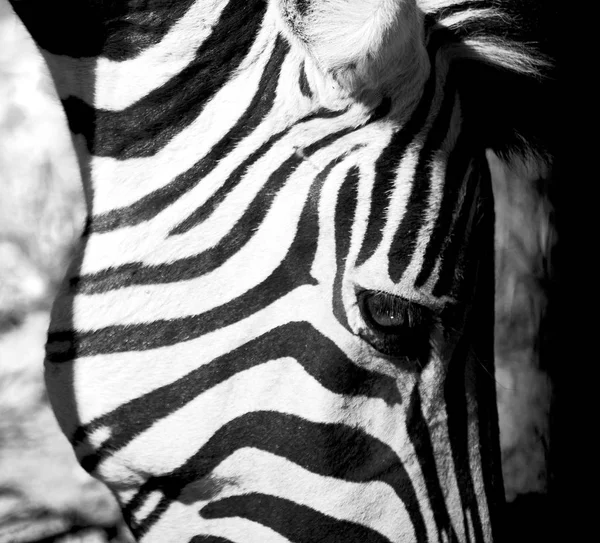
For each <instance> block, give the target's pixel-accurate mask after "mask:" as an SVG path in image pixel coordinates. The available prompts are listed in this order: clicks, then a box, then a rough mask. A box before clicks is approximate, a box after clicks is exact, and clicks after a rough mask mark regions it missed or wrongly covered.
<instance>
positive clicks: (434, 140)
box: [388, 79, 456, 283]
mask: <svg viewBox="0 0 600 543" xmlns="http://www.w3.org/2000/svg"><path fill="white" fill-rule="evenodd" d="M441 92H442V93H443V94H444V97H443V101H442V104H441V106H440V109H439V111H438V112H437V114H436V117H435V120H434V121H433V124H432V125H431V127H430V129H429V131H428V133H427V139H426V140H425V142H424V144H423V147H422V148H421V151H420V152H419V159H418V162H417V167H416V170H415V175H414V177H413V179H412V188H411V192H410V197H409V200H408V202H407V204H406V210H405V213H404V215H403V217H402V221H401V223H400V225H399V226H398V229H397V230H396V232H395V233H394V237H393V239H392V243H391V244H390V250H389V254H388V272H389V275H390V279H391V280H392V281H393V282H394V283H397V282H399V281H400V279H401V278H402V275H403V273H404V271H405V270H406V268H407V267H408V265H409V264H410V261H411V260H412V258H413V256H414V252H415V248H416V245H417V239H418V236H419V232H420V231H421V228H422V227H423V224H424V222H425V219H426V211H427V206H428V204H429V196H430V193H431V172H432V170H433V160H432V159H433V157H434V155H435V153H436V151H437V150H438V149H439V148H440V147H441V146H442V144H443V142H444V139H445V138H446V135H447V134H448V131H449V130H450V123H451V122H452V113H453V111H454V105H455V103H456V93H455V88H454V85H453V84H452V81H451V80H450V79H447V80H446V81H445V83H444V85H443V88H442V89H441ZM442 190H443V189H442Z"/></svg>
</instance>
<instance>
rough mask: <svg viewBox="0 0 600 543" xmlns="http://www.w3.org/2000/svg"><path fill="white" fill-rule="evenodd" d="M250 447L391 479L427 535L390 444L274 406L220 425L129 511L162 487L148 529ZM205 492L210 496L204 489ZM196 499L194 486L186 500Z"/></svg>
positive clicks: (350, 473) (309, 466) (317, 467)
mask: <svg viewBox="0 0 600 543" xmlns="http://www.w3.org/2000/svg"><path fill="white" fill-rule="evenodd" d="M245 447H250V448H256V449H260V450H263V451H266V452H270V453H272V454H276V455H277V456H281V457H283V458H286V459H288V460H290V461H291V462H293V463H295V464H297V465H299V466H300V467H302V468H303V469H305V470H307V471H310V472H312V473H316V474H318V475H323V476H326V477H335V478H337V479H342V480H344V481H350V482H369V481H380V482H383V483H386V484H387V485H389V486H390V487H391V488H392V489H393V490H394V492H395V493H396V495H397V496H398V498H399V499H400V500H401V501H402V502H403V503H404V505H405V508H406V511H407V513H408V515H409V517H410V520H411V522H412V525H413V528H414V530H415V533H416V537H417V539H416V541H419V542H421V541H427V531H426V529H425V523H424V520H423V516H422V513H421V509H420V504H419V502H418V500H417V496H416V493H415V490H414V487H413V484H412V481H411V480H410V476H409V475H408V473H407V472H406V470H405V468H404V465H403V464H402V462H401V461H400V459H399V458H398V456H397V455H396V453H395V452H394V451H393V450H392V449H391V448H390V447H389V446H388V445H387V444H385V443H384V442H382V441H380V440H378V439H377V438H375V437H373V436H371V435H369V434H367V433H366V432H364V431H363V430H361V429H360V428H352V427H349V426H346V425H344V424H329V423H316V422H311V421H308V420H304V419H302V418H300V417H297V416H295V415H290V414H285V413H277V412H274V411H256V412H251V413H247V414H245V415H242V416H240V417H238V418H237V419H234V420H232V421H231V422H229V423H227V424H225V425H224V426H222V427H221V428H219V430H217V432H215V434H214V435H213V436H212V437H211V438H210V439H209V441H208V442H207V443H206V444H205V445H204V446H203V447H202V448H201V449H199V450H198V452H196V453H195V454H194V455H193V456H192V457H191V458H190V459H189V460H187V461H186V462H185V463H184V464H183V465H182V466H180V467H179V468H177V469H176V470H175V471H173V472H172V473H171V474H169V475H165V476H162V477H155V478H153V479H150V480H149V481H148V482H147V483H145V484H144V485H143V486H142V487H141V488H140V490H139V491H138V493H137V494H136V496H135V497H134V498H133V499H132V500H131V501H130V502H129V503H128V504H127V507H126V509H127V511H128V513H129V514H131V512H134V511H135V510H136V509H137V508H139V507H140V506H142V505H143V504H144V502H145V501H146V498H147V496H148V495H149V494H150V493H151V492H153V491H154V490H156V489H159V490H161V491H162V492H163V493H164V494H165V500H163V502H162V503H161V504H159V506H158V507H157V510H156V511H155V513H154V514H153V515H150V516H149V517H148V522H147V523H146V522H142V526H141V529H142V531H147V530H148V529H149V527H150V526H148V524H151V523H153V522H155V521H156V520H157V519H158V518H159V517H160V513H161V512H162V511H164V510H166V508H167V507H168V505H169V502H172V501H174V500H177V499H179V498H180V496H181V494H182V493H183V491H184V490H185V487H186V486H187V485H189V484H190V483H194V482H200V481H202V480H203V479H204V478H206V477H209V476H210V474H211V472H212V471H213V470H214V469H215V468H216V467H217V466H218V465H219V464H220V463H222V462H223V461H224V460H225V459H226V458H228V457H229V456H231V455H232V454H233V453H234V452H235V451H237V450H239V449H242V448H245ZM209 486H211V487H212V486H215V485H214V484H212V485H209ZM217 486H218V485H217ZM202 494H203V497H204V499H206V493H205V492H204V490H202ZM190 499H191V497H190V496H189V492H188V493H186V500H190ZM217 503H219V502H217ZM207 507H210V506H207ZM203 516H205V515H203ZM283 516H284V518H283V519H282V520H284V521H285V522H292V519H291V518H286V517H287V514H283ZM206 518H208V517H206ZM247 518H248V517H247ZM305 528H306V527H305Z"/></svg>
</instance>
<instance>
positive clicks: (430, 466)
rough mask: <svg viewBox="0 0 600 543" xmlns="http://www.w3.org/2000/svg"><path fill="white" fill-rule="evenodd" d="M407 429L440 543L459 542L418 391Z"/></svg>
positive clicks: (412, 402)
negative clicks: (419, 467) (451, 519)
mask: <svg viewBox="0 0 600 543" xmlns="http://www.w3.org/2000/svg"><path fill="white" fill-rule="evenodd" d="M406 429H407V432H408V436H409V439H410V441H411V443H412V444H413V447H414V448H415V454H416V457H417V460H418V461H419V465H420V466H421V471H422V473H423V479H424V480H425V486H426V488H427V495H428V497H429V504H430V509H431V511H432V512H433V518H434V520H435V525H436V527H437V530H438V541H439V543H444V542H446V541H448V542H455V541H458V536H457V535H456V532H455V530H454V528H453V526H452V523H451V521H450V515H449V514H448V508H447V507H446V501H445V500H444V492H443V490H442V487H441V484H440V478H439V475H438V471H437V466H436V462H435V453H434V450H433V444H432V442H431V433H430V431H429V427H428V426H427V422H426V421H425V418H424V417H423V412H422V411H421V395H420V394H419V390H418V389H417V388H415V389H414V391H413V392H412V394H411V397H410V405H409V408H408V417H407V420H406Z"/></svg>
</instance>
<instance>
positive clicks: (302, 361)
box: [14, 0, 541, 542]
mask: <svg viewBox="0 0 600 543" xmlns="http://www.w3.org/2000/svg"><path fill="white" fill-rule="evenodd" d="M26 4H27V2H15V3H14V6H15V10H16V11H17V12H18V13H19V14H20V15H21V17H22V18H23V20H24V22H25V23H26V24H27V25H28V26H29V28H30V30H31V31H32V33H33V34H34V36H35V37H36V39H37V40H38V42H39V44H40V45H41V47H42V48H43V49H44V52H45V55H46V58H47V60H48V63H49V65H50V68H51V70H52V73H53V75H54V77H55V81H56V83H57V89H58V92H59V95H60V97H61V99H62V104H63V106H64V108H65V111H66V114H67V118H68V120H69V123H70V128H71V130H72V132H73V137H74V141H75V145H76V147H77V149H78V152H79V157H80V162H81V164H82V173H83V176H84V183H85V184H86V189H87V197H88V206H89V211H90V214H89V220H88V225H87V228H86V231H85V232H84V235H83V238H82V242H81V246H80V252H79V257H78V258H77V259H76V261H75V263H74V265H73V266H72V268H71V270H70V272H69V273H68V276H67V279H66V280H65V284H64V287H63V289H62V291H61V293H60V294H59V296H58V298H57V301H56V303H55V306H54V310H53V319H52V324H51V330H50V333H49V338H48V346H47V361H46V379H47V385H48V389H49V393H50V397H51V400H52V404H53V407H54V410H55V413H56V414H57V417H58V419H59V421H60V423H61V425H62V428H63V430H64V431H65V433H66V434H67V436H68V437H69V438H70V439H71V441H72V443H73V446H74V448H75V451H76V453H77V455H78V458H79V459H80V461H81V462H82V464H83V466H84V467H85V468H86V469H87V470H89V471H90V472H92V473H93V474H94V475H96V476H97V477H99V478H101V479H102V480H104V481H106V482H107V483H108V484H109V486H110V487H111V488H112V489H113V490H114V492H115V493H116V494H117V495H118V497H119V500H120V503H121V505H122V508H123V511H124V514H125V517H126V519H127V521H128V522H129V524H130V525H131V527H132V529H133V531H134V533H135V534H136V536H137V537H138V538H139V539H140V540H142V541H160V542H162V541H194V542H200V541H252V542H271V541H273V542H279V541H301V542H303V541H321V540H323V541H330V540H331V541H344V542H346V541H348V542H349V541H356V542H363V541H369V542H371V541H374V542H375V541H398V542H408V541H418V542H425V541H440V542H442V541H491V540H492V539H493V538H494V537H496V536H497V531H498V529H499V528H498V516H499V512H500V508H501V505H502V481H501V478H500V466H499V460H500V458H499V446H498V426H497V414H496V406H495V388H494V385H495V383H494V379H493V362H492V359H493V341H492V336H493V324H494V314H493V302H494V300H493V282H494V274H493V248H494V246H493V201H492V197H491V186H490V176H489V169H488V164H487V161H488V158H490V157H491V156H492V155H491V154H490V152H488V151H486V149H488V148H493V149H494V150H495V151H497V152H498V153H500V154H501V156H503V157H504V158H505V159H508V158H510V157H513V156H521V157H525V156H529V155H528V154H527V153H528V152H529V151H530V146H529V144H527V143H524V142H526V141H528V140H527V138H526V136H527V134H525V135H524V133H522V132H521V133H519V135H518V136H516V135H515V130H513V129H514V127H513V126H512V125H511V122H512V119H513V118H514V114H510V115H509V113H510V108H506V107H503V106H502V104H504V102H505V101H506V100H508V98H506V96H505V95H504V94H503V93H504V91H505V90H506V89H507V85H508V83H507V81H508V82H509V83H510V85H516V84H520V82H522V81H527V82H528V83H529V81H530V80H531V79H534V80H537V78H538V75H539V70H538V68H539V67H540V66H541V62H540V61H538V60H537V59H536V57H535V56H533V55H531V54H529V53H528V52H527V51H526V50H525V49H524V48H523V47H522V46H521V45H520V42H518V41H517V38H516V37H515V38H514V39H512V38H510V32H509V30H510V28H511V24H512V22H511V21H512V20H511V19H510V18H509V14H507V13H506V12H505V11H499V8H498V7H497V6H496V3H495V2H489V3H488V2H475V3H473V2H464V1H463V2H461V1H458V0H457V1H450V0H438V1H437V2H436V1H434V0H427V1H422V2H417V3H415V2H411V1H405V2H403V1H392V0H381V1H379V2H374V1H369V2H358V1H354V0H347V1H342V0H324V1H321V2H317V1H305V2H300V1H298V0H277V1H275V0H273V1H271V2H262V1H259V0H252V1H247V2H246V1H245V2H241V1H235V0H230V1H227V0H214V1H211V2H206V1H203V0H197V1H193V0H181V1H179V2H171V1H160V0H156V1H155V2H148V3H141V4H140V5H138V3H136V2H132V3H127V4H124V5H122V6H117V7H115V6H113V5H112V4H111V5H108V4H107V5H104V7H102V6H98V5H97V3H94V2H89V3H88V2H82V3H81V6H80V7H78V8H77V10H76V11H75V15H77V16H78V17H79V18H78V19H77V21H78V24H77V27H76V29H75V30H72V28H71V26H72V24H73V23H71V22H69V21H72V18H70V16H69V13H68V12H69V9H70V8H69V9H67V8H66V7H64V8H63V7H56V6H54V7H53V8H52V9H49V8H41V7H39V8H36V9H33V8H32V9H29V8H26V7H24V6H25V5H26ZM27 5H28V4H27ZM63 9H64V10H66V11H61V10H63ZM42 15H43V17H42ZM71 15H72V14H71ZM42 18H43V19H44V24H43V25H42V24H41V19H42ZM46 19H47V20H48V22H47V21H46ZM50 23H52V24H50ZM49 28H52V32H51V31H50V30H48V29H49ZM69 36H72V38H71V39H69ZM507 36H508V37H507ZM531 74H534V77H533V78H532V77H531ZM511 88H512V87H511ZM497 89H501V90H497ZM493 92H496V93H497V94H496V95H495V96H496V97H497V98H498V100H496V101H493V102H492V105H491V104H490V99H491V98H490V97H491V96H493ZM482 96H483V98H482ZM500 98H501V99H500ZM505 114H506V115H505ZM486 153H487V154H486ZM530 154H531V153H530Z"/></svg>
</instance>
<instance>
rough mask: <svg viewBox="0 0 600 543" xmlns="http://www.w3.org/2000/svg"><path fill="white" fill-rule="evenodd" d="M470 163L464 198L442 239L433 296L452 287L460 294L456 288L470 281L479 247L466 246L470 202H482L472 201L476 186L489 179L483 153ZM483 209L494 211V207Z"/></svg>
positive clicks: (447, 292)
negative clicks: (439, 263) (442, 243)
mask: <svg viewBox="0 0 600 543" xmlns="http://www.w3.org/2000/svg"><path fill="white" fill-rule="evenodd" d="M471 167H472V171H471V173H470V174H469V176H468V177H467V180H466V188H465V194H464V198H463V199H462V201H461V202H460V204H459V205H460V209H459V211H458V213H457V216H456V218H455V219H454V222H453V224H452V229H451V230H450V232H448V234H447V236H446V239H445V241H444V246H443V249H442V254H441V257H440V261H441V265H440V271H439V276H438V280H437V281H436V283H435V286H434V287H433V290H432V294H433V295H434V296H438V297H439V296H443V295H446V294H449V293H451V291H452V290H456V293H455V294H456V295H459V294H458V290H461V289H463V288H467V286H468V285H469V278H470V276H471V275H472V274H473V273H474V266H473V263H474V262H477V261H478V260H479V257H478V255H477V251H478V247H473V246H469V243H468V242H469V239H470V235H471V232H470V231H468V230H467V228H468V225H469V219H470V218H471V216H472V214H473V206H475V205H481V204H482V203H483V201H482V200H481V199H480V200H481V201H480V202H476V201H475V198H476V195H477V194H478V190H479V187H480V186H483V185H485V183H490V179H489V170H488V167H487V162H486V160H485V157H482V156H480V157H478V158H476V159H474V160H473V161H472V164H471ZM491 205H493V204H492V203H491V200H490V202H489V206H491ZM485 211H486V212H492V213H493V208H491V209H489V208H488V209H486V210H485ZM475 222H476V221H475ZM471 230H473V225H472V227H471ZM490 243H491V241H490Z"/></svg>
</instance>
